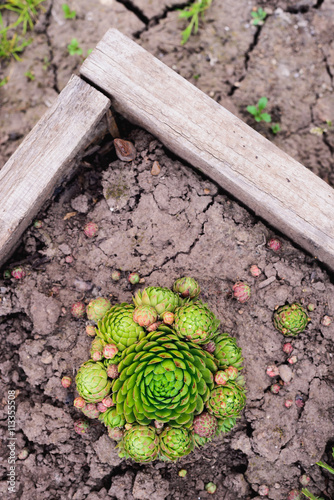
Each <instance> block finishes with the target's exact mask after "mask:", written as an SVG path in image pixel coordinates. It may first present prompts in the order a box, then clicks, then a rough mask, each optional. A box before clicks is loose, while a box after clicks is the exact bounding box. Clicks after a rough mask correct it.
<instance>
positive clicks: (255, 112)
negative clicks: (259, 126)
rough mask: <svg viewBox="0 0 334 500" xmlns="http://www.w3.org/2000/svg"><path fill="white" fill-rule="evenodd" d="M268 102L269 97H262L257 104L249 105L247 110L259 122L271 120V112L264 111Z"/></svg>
mask: <svg viewBox="0 0 334 500" xmlns="http://www.w3.org/2000/svg"><path fill="white" fill-rule="evenodd" d="M267 104H268V99H267V98H266V97H261V98H260V99H259V102H258V103H257V106H247V111H248V113H250V114H251V115H252V116H253V117H254V120H255V121H257V122H266V123H270V122H271V115H269V113H262V111H263V110H264V109H265V108H266V106H267Z"/></svg>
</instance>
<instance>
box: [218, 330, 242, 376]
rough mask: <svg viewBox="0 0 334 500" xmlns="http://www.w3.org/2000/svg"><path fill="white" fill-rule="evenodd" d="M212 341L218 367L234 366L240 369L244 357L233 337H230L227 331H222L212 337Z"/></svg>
mask: <svg viewBox="0 0 334 500" xmlns="http://www.w3.org/2000/svg"><path fill="white" fill-rule="evenodd" d="M214 342H215V344H216V349H215V351H214V353H213V355H214V357H215V358H216V360H217V361H218V366H219V368H223V369H226V368H228V367H229V366H235V368H238V370H240V369H241V368H242V362H243V360H244V358H243V357H242V353H241V348H240V347H238V345H237V341H236V340H235V338H234V337H230V335H229V334H228V333H222V334H221V335H218V336H217V337H215V338H214Z"/></svg>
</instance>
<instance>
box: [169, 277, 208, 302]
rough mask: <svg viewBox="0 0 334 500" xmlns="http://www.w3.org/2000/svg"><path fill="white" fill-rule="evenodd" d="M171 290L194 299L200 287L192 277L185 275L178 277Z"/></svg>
mask: <svg viewBox="0 0 334 500" xmlns="http://www.w3.org/2000/svg"><path fill="white" fill-rule="evenodd" d="M173 291H174V292H175V293H179V294H180V295H181V297H184V298H187V297H189V298H190V299H195V298H196V297H198V296H199V294H200V292H201V288H200V286H199V284H198V283H197V281H196V280H194V278H190V277H189V276H185V277H184V278H179V279H178V280H176V281H175V282H174V285H173Z"/></svg>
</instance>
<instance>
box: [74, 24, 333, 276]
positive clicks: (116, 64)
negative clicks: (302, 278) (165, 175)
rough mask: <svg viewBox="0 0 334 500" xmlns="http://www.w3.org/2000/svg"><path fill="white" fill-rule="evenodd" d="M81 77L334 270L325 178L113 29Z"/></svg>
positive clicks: (329, 201) (330, 205)
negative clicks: (322, 178)
mask: <svg viewBox="0 0 334 500" xmlns="http://www.w3.org/2000/svg"><path fill="white" fill-rule="evenodd" d="M81 75H82V76H83V77H84V78H85V79H86V81H89V82H91V83H92V84H94V85H95V86H96V87H97V88H99V89H102V90H103V91H104V92H105V93H106V94H107V95H109V96H110V99H111V102H112V105H113V107H114V108H115V109H116V110H117V111H118V112H119V113H121V114H122V115H123V116H125V117H126V118H127V119H128V120H130V121H132V122H133V123H136V124H138V125H140V126H141V127H143V128H145V129H146V130H148V131H149V132H151V133H152V134H153V135H154V136H156V137H157V138H158V139H159V140H160V141H161V142H162V143H163V144H165V145H166V146H167V147H168V148H169V149H170V150H171V151H173V152H174V153H176V154H177V155H178V156H180V157H181V158H183V159H185V160H186V161H188V162H189V163H190V164H191V165H193V166H195V167H196V168H198V169H199V170H201V171H202V172H204V173H205V174H206V175H208V176H209V177H211V178H212V179H213V180H215V181H216V182H217V183H218V184H220V185H221V186H222V187H223V188H224V189H225V190H227V191H229V192H230V193H231V194H232V195H233V196H235V197H236V198H237V199H239V200H240V201H242V202H243V203H244V204H245V205H247V206H248V207H249V208H251V209H252V210H253V211H254V212H255V213H256V214H258V215H259V216H261V217H262V218H263V219H265V220H266V221H268V222H269V223H270V224H271V225H272V226H274V227H276V228H277V229H279V230H280V231H281V232H282V233H284V234H285V235H287V236H288V237H290V238H291V239H292V240H293V241H295V242H296V243H298V244H299V245H300V246H301V247H303V248H304V249H305V250H307V251H308V252H310V253H311V255H313V256H314V257H316V258H318V259H319V260H321V261H322V262H324V263H325V264H326V265H328V266H329V267H330V268H331V269H332V270H334V216H333V214H334V190H333V189H332V188H331V187H330V186H328V185H327V184H326V183H325V182H324V181H322V180H321V179H320V178H318V177H317V176H316V175H314V174H313V173H312V172H311V171H309V170H308V169H307V168H305V167H304V166H303V165H301V164H300V163H298V162H297V161H296V160H294V159H293V158H291V157H290V156H289V155H287V154H286V153H284V152H283V151H281V150H280V149H279V148H277V147H276V146H275V145H274V144H272V143H271V142H270V141H268V140H267V139H265V138H264V137H263V136H261V135H260V134H258V133H257V132H256V131H255V130H253V129H252V128H251V127H249V126H248V125H246V124H245V123H244V122H242V121H241V120H240V119H238V118H237V117H235V116H234V115H233V114H231V113H230V112H229V111H227V110H226V109H225V108H223V107H222V106H220V105H219V104H218V103H216V102H215V101H214V100H212V99H211V98H210V97H208V96H207V95H206V94H204V93H203V92H202V91H200V90H199V89H197V88H196V87H194V86H193V85H192V84H191V83H189V82H188V81H186V80H185V79H184V78H182V77H181V76H180V75H178V74H177V73H175V72H174V71H173V70H171V69H170V68H168V67H167V66H166V65H165V64H163V63H162V62H161V61H159V60H158V59H157V58H155V57H154V56H153V55H151V54H149V53H148V52H147V51H146V50H144V49H143V48H142V47H140V46H139V45H138V44H136V43H135V42H133V41H132V40H130V39H129V38H127V37H126V36H125V35H122V34H121V33H120V32H119V31H117V30H115V29H111V30H109V31H108V32H107V33H106V35H105V36H104V37H103V39H102V40H101V41H100V42H99V43H98V45H97V47H96V48H95V49H94V51H93V52H92V54H91V55H90V56H89V57H88V58H87V59H86V60H85V61H84V63H83V65H82V67H81Z"/></svg>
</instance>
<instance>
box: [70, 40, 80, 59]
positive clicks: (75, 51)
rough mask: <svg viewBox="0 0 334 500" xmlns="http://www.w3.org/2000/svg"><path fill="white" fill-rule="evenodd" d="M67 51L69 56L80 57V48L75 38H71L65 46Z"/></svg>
mask: <svg viewBox="0 0 334 500" xmlns="http://www.w3.org/2000/svg"><path fill="white" fill-rule="evenodd" d="M67 50H68V53H69V54H70V56H76V55H78V56H81V55H82V48H81V47H80V46H79V42H78V40H77V39H76V38H72V40H71V43H69V44H68V45H67Z"/></svg>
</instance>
